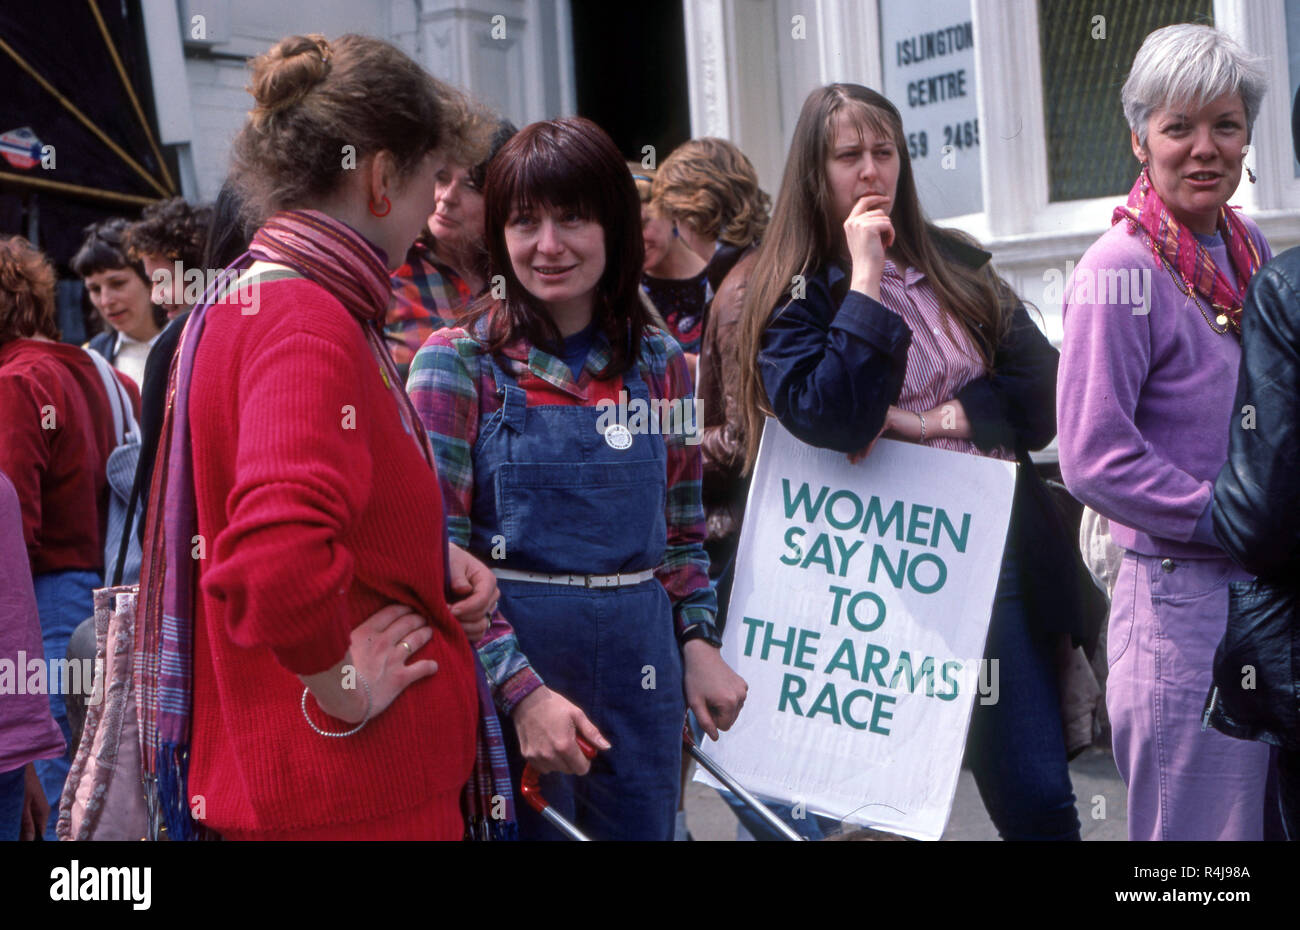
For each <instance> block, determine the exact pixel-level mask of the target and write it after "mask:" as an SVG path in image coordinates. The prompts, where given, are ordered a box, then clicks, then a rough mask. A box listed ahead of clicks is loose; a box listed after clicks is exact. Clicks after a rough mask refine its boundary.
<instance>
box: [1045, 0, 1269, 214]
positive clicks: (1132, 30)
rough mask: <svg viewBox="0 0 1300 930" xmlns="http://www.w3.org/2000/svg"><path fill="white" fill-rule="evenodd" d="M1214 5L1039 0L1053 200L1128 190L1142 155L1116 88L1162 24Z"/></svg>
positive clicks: (1208, 11) (1199, 1)
mask: <svg viewBox="0 0 1300 930" xmlns="http://www.w3.org/2000/svg"><path fill="white" fill-rule="evenodd" d="M1213 10H1214V4H1213V0H1148V2H1144V3H1133V2H1131V0H1039V2H1038V30H1039V31H1038V38H1039V43H1040V46H1041V49H1042V58H1043V109H1044V111H1045V113H1044V115H1045V117H1046V120H1047V175H1048V199H1049V200H1083V199H1085V198H1088V197H1106V196H1109V195H1112V194H1126V193H1128V191H1129V188H1131V187H1132V186H1133V181H1134V180H1135V179H1136V178H1137V163H1136V162H1135V161H1134V159H1133V149H1132V146H1131V144H1130V142H1129V128H1128V122H1127V121H1126V120H1125V119H1124V108H1123V106H1122V105H1121V104H1120V99H1119V94H1120V89H1121V88H1122V87H1123V86H1124V79H1125V78H1127V77H1128V72H1129V69H1130V68H1131V67H1132V65H1133V56H1134V55H1136V54H1137V50H1138V48H1140V47H1141V45H1142V40H1143V39H1145V38H1146V37H1147V35H1148V34H1149V33H1151V32H1153V31H1154V30H1156V29H1159V28H1160V27H1161V26H1168V25H1171V24H1173V23H1190V22H1196V23H1204V24H1206V25H1213V23H1214V15H1213ZM1288 12H1289V11H1288ZM1098 17H1102V18H1101V19H1098ZM1094 36H1096V38H1094ZM1103 36H1104V37H1103Z"/></svg>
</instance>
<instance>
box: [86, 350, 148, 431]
mask: <svg viewBox="0 0 1300 930" xmlns="http://www.w3.org/2000/svg"><path fill="white" fill-rule="evenodd" d="M84 351H85V352H86V354H87V355H89V356H90V358H91V360H92V361H93V362H94V363H95V368H96V370H97V371H98V372H99V380H100V381H101V382H102V383H103V385H104V393H105V394H107V395H108V403H109V405H110V407H111V408H112V410H113V438H114V439H115V440H116V443H117V445H119V446H120V445H123V444H125V443H127V442H129V441H130V440H132V439H134V440H135V441H136V442H139V441H140V424H139V423H137V422H136V420H135V414H134V413H133V412H132V411H131V401H130V397H129V396H128V395H127V393H126V388H124V387H123V386H122V382H121V381H119V380H117V374H116V372H114V370H113V366H112V365H110V364H108V361H107V360H106V359H105V358H104V356H102V355H100V354H99V353H98V352H96V351H95V350H94V349H85V350H84Z"/></svg>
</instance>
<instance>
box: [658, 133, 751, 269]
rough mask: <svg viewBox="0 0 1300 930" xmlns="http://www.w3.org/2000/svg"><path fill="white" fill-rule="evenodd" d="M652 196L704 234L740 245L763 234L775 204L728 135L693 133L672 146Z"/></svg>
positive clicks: (742, 245) (674, 214) (670, 211)
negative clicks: (720, 136)
mask: <svg viewBox="0 0 1300 930" xmlns="http://www.w3.org/2000/svg"><path fill="white" fill-rule="evenodd" d="M653 197H654V202H655V203H656V204H657V205H658V206H659V207H660V208H661V209H662V210H664V211H665V212H666V213H667V214H668V215H669V216H672V217H673V218H675V219H676V220H677V221H678V222H682V223H687V224H689V225H690V227H691V228H692V229H694V230H695V231H696V232H697V233H699V234H700V235H701V236H703V237H704V238H706V239H717V240H719V241H721V242H724V243H726V244H727V245H734V246H740V247H741V248H744V247H745V246H748V245H751V244H753V243H754V242H756V241H757V240H758V239H759V238H760V237H761V236H762V235H763V230H765V229H766V228H767V221H768V214H769V213H770V211H771V209H772V198H771V197H769V196H768V195H767V194H766V193H764V191H763V190H762V189H761V188H760V187H759V186H758V173H757V172H756V171H754V166H753V165H752V164H750V161H749V159H748V158H746V157H745V153H744V152H742V151H741V150H740V149H738V148H736V147H735V146H734V145H732V144H731V143H730V142H728V141H727V140H726V139H715V138H703V139H692V140H691V141H689V142H686V143H683V144H682V145H680V146H678V147H677V148H676V149H674V150H673V153H672V154H671V155H669V156H668V157H667V158H666V159H665V160H664V162H663V163H662V164H661V165H660V166H659V170H658V172H657V173H656V175H655V179H654V186H653Z"/></svg>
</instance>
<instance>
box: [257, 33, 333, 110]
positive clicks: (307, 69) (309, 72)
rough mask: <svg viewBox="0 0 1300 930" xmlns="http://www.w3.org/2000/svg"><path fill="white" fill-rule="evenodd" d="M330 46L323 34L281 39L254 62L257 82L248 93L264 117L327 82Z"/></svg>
mask: <svg viewBox="0 0 1300 930" xmlns="http://www.w3.org/2000/svg"><path fill="white" fill-rule="evenodd" d="M330 55H331V50H330V44H329V41H328V40H327V39H326V38H325V37H324V36H323V35H320V34H319V33H311V34H310V35H305V36H289V37H288V38H286V39H281V40H280V41H279V42H277V43H276V44H275V46H274V47H273V48H272V49H271V50H270V51H269V52H267V53H266V54H264V55H259V56H258V57H257V58H255V59H253V83H252V85H251V86H249V88H248V92H249V93H251V94H252V95H253V99H254V100H256V101H257V109H258V110H261V111H263V113H264V114H267V115H269V114H271V113H275V112H277V111H279V110H284V109H286V108H288V107H291V106H293V105H294V104H295V103H297V102H298V101H300V100H301V99H302V98H303V97H305V96H307V93H308V92H309V91H310V90H311V89H312V88H313V87H315V86H316V85H317V84H319V83H320V82H321V81H323V80H324V79H325V76H326V75H327V74H329V71H330Z"/></svg>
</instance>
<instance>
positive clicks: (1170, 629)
mask: <svg viewBox="0 0 1300 930" xmlns="http://www.w3.org/2000/svg"><path fill="white" fill-rule="evenodd" d="M1264 90H1265V80H1264V71H1263V68H1262V66H1261V64H1260V62H1259V61H1258V60H1256V59H1253V58H1251V57H1250V56H1248V55H1247V53H1246V52H1245V50H1243V49H1242V48H1241V47H1240V46H1239V45H1238V44H1237V43H1236V42H1234V41H1233V40H1232V39H1231V38H1229V37H1228V36H1227V35H1225V34H1224V33H1222V32H1219V31H1218V30H1215V29H1212V28H1210V27H1208V26H1197V25H1190V24H1184V25H1177V26H1168V27H1166V28H1164V29H1158V30H1156V31H1155V32H1153V33H1151V34H1150V35H1149V36H1147V38H1146V40H1145V41H1144V42H1143V43H1142V47H1141V48H1140V49H1139V50H1138V53H1137V57H1136V58H1135V59H1134V61H1133V69H1132V71H1131V73H1130V74H1129V77H1128V80H1127V81H1126V82H1125V83H1124V89H1123V94H1122V98H1123V104H1124V114H1125V116H1126V117H1127V118H1128V122H1129V127H1130V129H1131V131H1132V140H1131V141H1132V147H1133V154H1134V155H1135V156H1136V157H1137V159H1138V161H1139V162H1140V163H1141V170H1140V172H1139V174H1138V178H1137V180H1136V181H1135V182H1134V184H1133V189H1132V190H1131V191H1130V192H1129V196H1128V202H1127V204H1125V205H1124V206H1122V207H1118V208H1116V210H1115V213H1114V216H1113V218H1112V223H1113V224H1114V225H1112V226H1111V228H1110V229H1109V230H1108V231H1107V232H1106V233H1105V234H1103V235H1102V236H1101V238H1100V239H1098V240H1097V241H1096V242H1095V243H1094V244H1093V245H1092V247H1091V248H1089V249H1088V251H1087V252H1086V253H1085V254H1084V256H1083V258H1082V259H1081V260H1080V261H1079V265H1078V267H1077V268H1076V269H1075V272H1074V277H1073V279H1072V281H1071V286H1070V289H1069V290H1068V291H1067V294H1066V302H1065V336H1064V341H1063V343H1062V356H1061V373H1060V377H1061V384H1062V390H1061V394H1060V400H1059V405H1060V421H1061V424H1062V428H1061V443H1060V446H1061V449H1060V454H1061V474H1062V476H1063V477H1064V478H1065V481H1066V484H1067V485H1068V486H1069V488H1070V491H1071V492H1072V493H1073V494H1074V495H1075V496H1076V497H1078V498H1079V500H1081V501H1083V502H1084V503H1086V504H1087V505H1088V506H1090V507H1092V508H1093V509H1094V510H1096V511H1097V512H1098V513H1100V514H1102V515H1103V516H1105V517H1107V518H1108V519H1109V520H1110V525H1111V535H1112V536H1113V538H1114V540H1115V542H1116V543H1117V544H1118V545H1119V546H1120V547H1121V548H1122V549H1123V550H1124V556H1123V560H1122V561H1121V563H1120V567H1119V571H1118V573H1117V575H1116V582H1115V594H1114V600H1113V602H1112V606H1111V621H1110V629H1109V631H1108V635H1107V639H1108V652H1109V656H1108V659H1109V663H1110V674H1109V677H1108V679H1107V694H1106V706H1107V709H1108V710H1109V712H1110V720H1111V726H1112V728H1113V732H1114V738H1113V744H1114V748H1115V763H1116V765H1118V766H1119V770H1120V774H1121V775H1123V777H1124V783H1125V785H1126V786H1127V787H1128V829H1129V838H1130V839H1143V840H1215V839H1240V840H1246V839H1262V838H1263V831H1264V816H1265V815H1264V807H1265V785H1266V782H1267V779H1268V768H1269V748H1268V746H1266V745H1264V744H1262V743H1250V742H1239V741H1237V740H1233V739H1230V738H1229V737H1227V736H1224V735H1223V734H1221V733H1217V732H1214V731H1212V730H1204V729H1203V726H1202V717H1201V714H1202V711H1203V710H1205V707H1204V702H1205V696H1206V693H1207V692H1208V691H1209V689H1210V684H1211V667H1212V664H1213V660H1214V650H1215V646H1216V645H1217V643H1218V642H1219V638H1220V637H1221V636H1222V635H1223V632H1224V627H1225V625H1226V623H1227V621H1228V604H1229V585H1230V584H1231V583H1232V582H1234V581H1246V580H1249V578H1250V575H1249V574H1248V573H1247V572H1246V571H1244V570H1242V569H1240V568H1238V567H1237V566H1236V565H1234V564H1233V562H1232V560H1231V559H1230V558H1229V557H1228V555H1227V554H1226V553H1225V552H1224V550H1223V548H1222V546H1221V545H1220V543H1219V541H1218V539H1217V538H1216V537H1215V533H1214V522H1215V519H1214V507H1213V506H1212V495H1213V490H1214V481H1215V477H1216V476H1217V475H1218V473H1219V470H1220V469H1221V468H1222V467H1223V465H1224V463H1225V462H1226V461H1227V458H1228V441H1229V433H1230V431H1231V429H1235V428H1236V427H1237V426H1238V425H1241V426H1245V428H1248V429H1249V428H1253V419H1250V420H1247V419H1240V420H1239V419H1238V417H1242V416H1243V415H1246V414H1250V411H1249V410H1245V411H1243V410H1242V409H1241V408H1240V407H1238V406H1237V405H1235V404H1234V403H1233V390H1232V386H1233V385H1234V384H1235V383H1236V379H1237V370H1238V367H1239V365H1240V362H1241V343H1240V338H1241V321H1242V312H1243V299H1244V296H1245V293H1246V286H1247V284H1248V283H1249V281H1250V279H1251V278H1252V277H1253V276H1254V274H1255V272H1256V271H1258V270H1259V269H1260V267H1261V266H1262V265H1263V264H1264V263H1265V262H1267V261H1268V260H1269V258H1270V257H1271V252H1270V250H1269V247H1268V243H1266V242H1265V241H1264V238H1263V236H1262V235H1261V234H1260V232H1259V229H1258V227H1256V226H1255V224H1254V223H1253V222H1252V221H1251V220H1249V219H1247V218H1246V217H1244V216H1242V215H1240V214H1239V213H1238V212H1237V211H1236V210H1234V209H1232V208H1230V207H1229V206H1228V205H1227V204H1228V198H1229V197H1231V196H1232V194H1233V192H1235V191H1236V189H1237V185H1238V184H1239V183H1240V182H1241V174H1242V163H1243V160H1244V158H1245V152H1246V147H1247V143H1248V142H1249V141H1250V137H1251V129H1252V127H1253V125H1254V122H1255V117H1256V115H1257V114H1258V112H1259V107H1260V101H1261V98H1262V97H1263V95H1264ZM1278 154H1280V153H1278ZM1116 271H1119V272H1121V273H1123V274H1125V275H1133V276H1134V277H1136V276H1137V275H1138V274H1139V273H1140V274H1141V275H1142V277H1144V278H1145V279H1146V280H1147V281H1148V282H1149V284H1148V286H1146V287H1144V288H1142V292H1141V296H1140V297H1139V296H1137V295H1136V294H1128V293H1126V294H1123V295H1122V296H1121V295H1117V294H1115V293H1114V292H1113V289H1111V288H1106V287H1100V286H1097V285H1098V284H1099V282H1102V281H1105V280H1107V279H1108V278H1110V277H1111V276H1113V275H1114V274H1115V272H1116ZM1130 298H1131V299H1130ZM1250 400H1251V401H1252V402H1253V401H1254V399H1253V398H1251V399H1250ZM1252 409H1253V408H1252ZM1260 422H1261V425H1262V424H1263V423H1264V420H1263V419H1261V421H1260Z"/></svg>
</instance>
